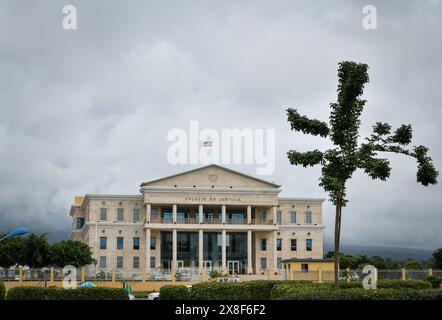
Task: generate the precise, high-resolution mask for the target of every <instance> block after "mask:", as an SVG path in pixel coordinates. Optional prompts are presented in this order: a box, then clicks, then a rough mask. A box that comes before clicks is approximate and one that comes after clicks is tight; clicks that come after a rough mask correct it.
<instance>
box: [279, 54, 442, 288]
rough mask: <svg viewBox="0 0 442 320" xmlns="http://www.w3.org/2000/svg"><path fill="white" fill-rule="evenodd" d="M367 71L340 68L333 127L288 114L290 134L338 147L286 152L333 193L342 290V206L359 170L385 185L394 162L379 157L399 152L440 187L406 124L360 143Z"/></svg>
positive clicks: (381, 127) (377, 129)
mask: <svg viewBox="0 0 442 320" xmlns="http://www.w3.org/2000/svg"><path fill="white" fill-rule="evenodd" d="M367 71H368V66H367V65H366V64H361V63H355V62H351V61H344V62H340V63H339V68H338V90H337V92H338V95H337V102H335V103H331V104H330V108H331V113H330V121H329V123H326V122H323V121H320V120H316V119H309V118H307V117H306V116H303V115H300V114H299V113H298V111H297V110H296V109H293V108H289V109H287V116H288V121H289V123H290V125H291V129H292V130H295V131H301V132H302V133H304V134H311V135H314V136H320V137H323V138H327V137H328V138H330V140H331V142H332V143H333V145H334V147H333V148H331V149H329V150H326V151H320V150H318V149H315V150H313V151H307V152H298V151H295V150H290V151H288V153H287V155H288V158H289V161H290V163H291V164H292V165H302V166H304V167H307V166H314V165H322V175H321V178H320V183H319V184H320V186H322V187H323V188H324V190H325V191H326V192H328V193H329V197H330V200H331V201H332V203H333V204H334V205H335V207H336V213H335V230H334V254H335V277H334V278H335V287H336V288H337V287H338V286H339V273H338V266H339V244H340V233H341V214H342V207H344V206H345V205H346V203H347V202H348V199H347V197H346V188H347V182H348V180H349V179H351V177H352V175H353V173H354V172H355V171H356V169H358V168H359V169H362V170H364V171H365V173H367V174H368V175H369V176H370V177H371V178H373V179H381V180H384V181H385V180H386V179H387V178H388V177H389V176H390V171H391V168H390V163H389V161H388V160H387V159H385V158H378V157H377V155H378V152H381V153H396V154H403V155H407V156H411V157H414V158H415V159H416V160H417V163H418V170H417V181H418V182H419V183H421V184H423V185H424V186H428V185H429V184H436V183H437V176H438V172H437V171H436V169H435V167H434V165H433V163H432V160H431V158H430V157H429V156H428V155H427V152H428V148H427V147H425V146H415V147H413V148H407V146H408V145H409V144H410V143H411V139H412V129H411V125H402V126H400V127H399V128H398V129H396V130H395V131H394V132H393V133H391V126H390V125H389V124H388V123H382V122H377V123H376V125H375V126H373V133H372V134H371V135H370V137H368V138H366V139H365V140H364V142H363V143H360V142H359V140H358V138H359V136H360V135H359V126H360V123H361V120H360V116H361V114H362V111H363V109H364V106H365V103H366V101H365V100H362V99H360V97H361V95H362V94H363V91H364V87H365V84H366V83H368V81H369V77H368V72H367Z"/></svg>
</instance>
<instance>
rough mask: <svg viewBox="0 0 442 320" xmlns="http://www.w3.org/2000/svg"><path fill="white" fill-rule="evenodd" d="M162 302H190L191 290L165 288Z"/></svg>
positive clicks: (161, 290) (162, 293)
mask: <svg viewBox="0 0 442 320" xmlns="http://www.w3.org/2000/svg"><path fill="white" fill-rule="evenodd" d="M160 300H190V290H189V288H187V287H186V286H163V287H161V289H160Z"/></svg>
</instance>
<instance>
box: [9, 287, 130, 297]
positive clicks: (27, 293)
mask: <svg viewBox="0 0 442 320" xmlns="http://www.w3.org/2000/svg"><path fill="white" fill-rule="evenodd" d="M6 298H7V299H8V300H128V299H129V296H128V294H127V292H126V291H125V290H123V289H116V288H99V287H93V288H77V289H63V288H56V287H50V288H41V287H15V288H12V289H9V291H8V294H7V296H6Z"/></svg>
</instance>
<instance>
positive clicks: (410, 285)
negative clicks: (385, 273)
mask: <svg viewBox="0 0 442 320" xmlns="http://www.w3.org/2000/svg"><path fill="white" fill-rule="evenodd" d="M332 286H333V285H332ZM339 287H340V288H343V289H358V288H362V281H350V282H345V281H343V282H340V284H339ZM376 287H377V288H378V289H431V288H432V285H431V283H430V282H429V281H424V280H407V281H403V280H378V281H377V283H376Z"/></svg>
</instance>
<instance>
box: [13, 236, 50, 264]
mask: <svg viewBox="0 0 442 320" xmlns="http://www.w3.org/2000/svg"><path fill="white" fill-rule="evenodd" d="M23 249H24V250H23V255H22V259H21V261H19V263H20V264H22V265H28V266H29V267H31V268H41V267H45V266H47V265H49V243H48V240H47V238H46V235H45V234H42V235H36V234H33V233H32V234H31V235H30V236H29V237H27V238H24V248H23Z"/></svg>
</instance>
